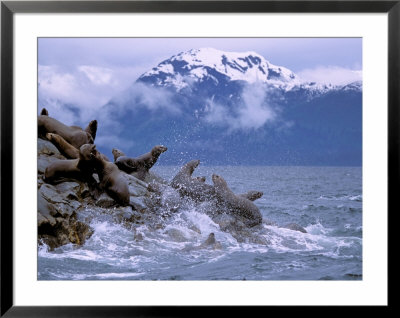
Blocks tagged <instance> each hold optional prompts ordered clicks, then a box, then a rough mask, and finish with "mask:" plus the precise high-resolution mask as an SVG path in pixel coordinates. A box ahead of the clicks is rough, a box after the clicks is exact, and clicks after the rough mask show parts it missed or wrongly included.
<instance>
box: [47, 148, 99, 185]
mask: <svg viewBox="0 0 400 318" xmlns="http://www.w3.org/2000/svg"><path fill="white" fill-rule="evenodd" d="M95 147H96V146H95V145H93V144H85V145H82V146H81V147H80V148H79V158H77V159H66V160H58V161H56V162H53V163H51V164H50V165H48V166H47V168H46V170H45V172H44V180H45V181H46V182H48V183H54V182H58V181H60V180H62V179H69V178H72V179H77V180H81V181H87V182H89V183H92V182H94V178H93V173H94V164H93V160H94V158H95V152H96V150H95Z"/></svg>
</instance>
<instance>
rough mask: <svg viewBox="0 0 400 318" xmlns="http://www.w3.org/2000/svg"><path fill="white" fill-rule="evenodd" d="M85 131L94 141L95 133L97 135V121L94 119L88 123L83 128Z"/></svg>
mask: <svg viewBox="0 0 400 318" xmlns="http://www.w3.org/2000/svg"><path fill="white" fill-rule="evenodd" d="M85 131H86V132H87V133H89V134H90V135H91V136H92V138H93V141H94V140H95V139H96V133H97V120H96V119H94V120H92V121H91V122H90V123H89V125H88V126H87V127H86V128H85Z"/></svg>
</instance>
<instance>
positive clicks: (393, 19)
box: [1, 0, 400, 317]
mask: <svg viewBox="0 0 400 318" xmlns="http://www.w3.org/2000/svg"><path fill="white" fill-rule="evenodd" d="M121 12H138V13H145V12H152V13H156V12H158V13H179V12H182V13H192V12H194V13H200V12H216V13H223V12H246V13H255V12H270V13H304V12H306V13H347V12H348V13H357V12H359V13H387V14H388V37H389V38H388V43H389V47H388V97H389V98H388V127H389V131H388V149H389V153H388V189H389V191H388V211H387V213H388V218H389V217H390V214H392V215H393V214H395V213H398V212H399V205H398V200H397V196H398V190H397V189H398V188H399V179H400V178H399V176H400V174H399V162H400V161H399V152H400V147H399V143H400V134H399V132H400V125H399V119H400V118H399V106H400V99H399V92H400V81H399V79H400V63H399V57H400V32H399V31H400V1H399V0H397V1H363V0H359V1H1V316H5V317H53V316H54V317H55V316H57V317H134V316H139V317H143V316H148V317H175V316H185V317H188V316H192V315H193V314H196V315H209V314H218V315H220V314H223V315H227V314H232V313H239V314H246V315H247V316H248V315H249V314H250V313H249V311H248V310H249V309H248V308H246V309H245V311H246V313H241V312H238V309H239V308H233V309H232V308H231V309H230V310H229V312H227V311H226V310H227V308H221V307H219V308H215V307H214V308H210V307H196V308H195V307H191V306H168V307H157V306H156V307H129V306H127V307H113V306H108V307H89V306H87V307H72V306H71V307H58V306H55V307H53V306H49V307H41V306H35V307H22V306H14V303H13V292H14V289H13V240H12V238H13V169H14V166H13V156H12V153H13V15H14V13H121ZM390 212H392V213H390ZM388 224H390V221H389V222H388ZM392 226H393V224H392ZM389 227H390V226H389ZM388 233H393V231H390V228H388ZM389 243H390V240H389V237H388V247H389ZM388 270H390V268H388ZM388 272H389V271H388ZM388 284H389V286H390V280H389V277H388ZM389 290H390V288H389ZM388 304H389V305H388V306H382V307H384V308H390V298H389V299H388ZM221 309H222V310H221ZM275 309H276V308H275ZM359 309H360V308H358V309H357V310H359ZM255 310H261V312H263V311H265V310H266V309H263V308H261V309H260V308H259V307H252V308H251V312H252V313H253V311H254V313H255ZM269 310H270V309H268V311H269ZM347 310H348V309H347ZM285 311H290V312H292V313H295V314H297V315H298V314H301V313H305V314H306V312H307V311H308V309H306V308H304V307H295V306H291V307H287V308H285Z"/></svg>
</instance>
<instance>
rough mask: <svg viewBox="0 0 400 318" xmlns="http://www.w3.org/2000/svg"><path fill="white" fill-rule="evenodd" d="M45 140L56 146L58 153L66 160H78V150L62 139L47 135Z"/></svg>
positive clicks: (55, 135)
mask: <svg viewBox="0 0 400 318" xmlns="http://www.w3.org/2000/svg"><path fill="white" fill-rule="evenodd" d="M46 138H47V139H48V140H49V141H51V143H52V144H53V145H54V146H56V148H57V149H58V151H59V152H60V153H61V154H62V155H63V156H64V157H65V158H67V159H78V158H79V150H78V148H75V147H74V146H72V145H71V144H70V143H68V142H67V141H66V140H65V139H64V138H63V137H61V136H60V135H57V134H53V133H47V134H46Z"/></svg>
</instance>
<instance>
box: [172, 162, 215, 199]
mask: <svg viewBox="0 0 400 318" xmlns="http://www.w3.org/2000/svg"><path fill="white" fill-rule="evenodd" d="M199 164H200V160H192V161H189V162H188V163H186V164H185V165H183V166H182V168H181V169H180V170H179V172H178V173H177V175H176V176H175V177H174V178H173V179H172V181H171V187H173V188H174V189H177V190H178V191H179V193H180V195H181V196H187V197H190V198H191V199H193V200H195V201H206V200H212V199H213V198H215V190H214V187H213V186H211V185H209V184H206V183H204V182H201V181H199V180H198V179H197V178H193V177H192V174H193V172H194V170H195V169H196V168H197V167H198V165H199Z"/></svg>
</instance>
